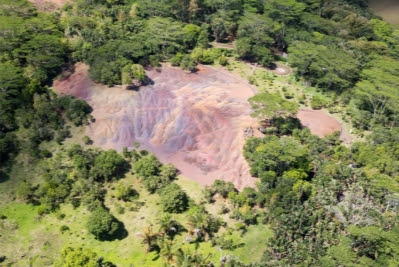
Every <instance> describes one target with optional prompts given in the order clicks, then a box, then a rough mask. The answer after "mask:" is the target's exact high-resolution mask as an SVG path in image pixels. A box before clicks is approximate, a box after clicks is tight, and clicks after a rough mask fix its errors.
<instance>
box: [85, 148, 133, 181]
mask: <svg viewBox="0 0 399 267" xmlns="http://www.w3.org/2000/svg"><path fill="white" fill-rule="evenodd" d="M125 165H126V161H125V160H124V159H123V157H122V156H121V155H119V154H118V153H117V152H116V151H115V150H113V149H111V150H107V151H102V152H100V154H99V155H98V156H96V158H95V159H94V166H93V168H92V170H91V172H92V175H93V176H94V177H95V179H98V180H105V181H110V180H112V179H114V178H117V177H120V176H121V175H122V172H123V171H124V168H125Z"/></svg>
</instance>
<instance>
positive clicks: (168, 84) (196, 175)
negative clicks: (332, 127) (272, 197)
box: [54, 64, 257, 188]
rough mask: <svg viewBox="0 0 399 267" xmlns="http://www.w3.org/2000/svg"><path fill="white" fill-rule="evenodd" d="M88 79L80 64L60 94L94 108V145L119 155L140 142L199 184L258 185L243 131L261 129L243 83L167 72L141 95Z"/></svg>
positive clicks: (154, 76) (208, 74) (210, 73)
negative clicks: (246, 154) (245, 151)
mask: <svg viewBox="0 0 399 267" xmlns="http://www.w3.org/2000/svg"><path fill="white" fill-rule="evenodd" d="M87 71H88V67H87V66H86V65H84V64H77V65H76V69H75V72H74V74H72V75H71V76H70V77H68V78H66V79H63V80H58V81H55V82H54V87H55V88H56V90H57V91H58V92H59V93H63V94H69V95H74V96H76V97H79V98H82V99H85V100H86V101H87V102H88V103H89V104H90V105H91V106H92V107H93V110H94V111H93V116H94V118H95V119H96V122H95V123H93V124H91V125H90V126H88V127H87V134H88V135H89V136H90V137H91V138H92V140H93V141H94V144H95V145H98V146H101V147H103V148H115V149H118V150H120V149H122V148H123V147H124V146H127V147H131V146H132V144H133V142H139V143H141V145H142V147H143V148H146V149H148V150H150V151H152V152H154V153H155V154H156V155H157V156H158V157H159V158H160V159H161V160H162V161H163V162H171V163H173V164H175V165H176V166H177V168H178V169H179V170H180V171H182V174H183V175H185V176H187V177H190V178H193V179H195V180H197V181H198V182H200V183H201V184H210V183H212V182H213V181H214V180H215V179H223V180H229V181H232V182H233V183H234V184H235V185H236V186H237V187H238V188H243V187H244V186H249V185H253V182H254V179H253V178H252V177H251V175H250V174H249V167H248V164H247V162H246V161H245V159H244V158H243V156H242V147H243V145H244V142H245V137H244V130H245V129H248V128H253V129H257V121H256V119H253V118H251V117H250V116H249V114H250V113H251V108H250V105H249V104H248V102H247V99H248V98H249V97H251V96H252V95H253V91H252V89H251V88H250V87H249V86H248V85H247V84H246V83H245V82H242V83H240V82H238V81H237V78H235V77H231V76H229V75H226V74H223V73H221V72H218V71H215V70H212V69H209V68H205V67H203V66H199V71H198V72H197V73H192V74H189V73H186V72H184V71H182V70H180V69H178V68H173V67H168V66H164V67H163V68H162V70H161V71H160V72H157V71H155V70H152V71H149V72H147V75H148V76H149V78H150V79H151V80H152V81H154V84H153V85H149V86H145V87H141V88H140V90H139V91H138V92H135V91H130V90H126V89H124V88H123V87H122V86H121V87H113V88H109V87H107V86H104V85H99V84H95V83H93V82H92V81H91V80H90V78H88V76H87ZM255 134H256V133H255Z"/></svg>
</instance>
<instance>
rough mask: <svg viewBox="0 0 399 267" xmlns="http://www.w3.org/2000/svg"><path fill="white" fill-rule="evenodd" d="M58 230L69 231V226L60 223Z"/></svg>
mask: <svg viewBox="0 0 399 267" xmlns="http://www.w3.org/2000/svg"><path fill="white" fill-rule="evenodd" d="M60 231H61V233H64V232H66V231H69V227H68V226H66V225H62V226H61V227H60Z"/></svg>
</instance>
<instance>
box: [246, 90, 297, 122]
mask: <svg viewBox="0 0 399 267" xmlns="http://www.w3.org/2000/svg"><path fill="white" fill-rule="evenodd" d="M248 101H249V103H250V104H251V105H252V107H253V108H254V110H255V111H254V113H253V115H254V116H257V117H269V118H270V117H279V116H282V115H291V114H295V113H296V112H297V109H298V105H297V104H296V103H293V102H290V101H288V100H285V99H284V98H282V97H281V96H280V95H279V94H271V93H260V94H257V95H255V96H253V97H251V98H250V99H249V100H248Z"/></svg>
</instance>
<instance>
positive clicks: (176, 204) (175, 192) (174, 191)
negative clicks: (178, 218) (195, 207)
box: [160, 184, 189, 213]
mask: <svg viewBox="0 0 399 267" xmlns="http://www.w3.org/2000/svg"><path fill="white" fill-rule="evenodd" d="M160 196H161V205H162V208H163V210H164V211H165V212H170V213H181V212H183V211H185V210H186V209H187V207H188V201H189V198H188V196H187V194H186V193H185V192H184V191H183V190H182V189H181V188H180V186H179V185H177V184H170V185H168V186H166V187H165V188H163V189H162V190H161V192H160Z"/></svg>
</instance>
